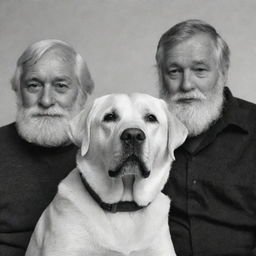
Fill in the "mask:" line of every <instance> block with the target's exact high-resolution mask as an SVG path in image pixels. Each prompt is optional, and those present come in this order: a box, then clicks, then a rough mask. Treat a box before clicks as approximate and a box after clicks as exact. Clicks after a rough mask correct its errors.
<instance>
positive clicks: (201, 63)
mask: <svg viewBox="0 0 256 256" xmlns="http://www.w3.org/2000/svg"><path fill="white" fill-rule="evenodd" d="M192 63H193V65H206V66H208V62H207V60H206V59H202V60H195V61H193V62H192Z"/></svg>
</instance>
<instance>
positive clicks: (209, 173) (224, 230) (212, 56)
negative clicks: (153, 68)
mask: <svg viewBox="0 0 256 256" xmlns="http://www.w3.org/2000/svg"><path fill="white" fill-rule="evenodd" d="M229 58H230V50H229V47H228V45H227V43H226V42H225V41H224V40H223V39H222V37H221V36H220V35H219V34H218V33H217V31H216V30H215V28H213V27H212V26H211V25H209V24H207V23H205V22H204V21H200V20H187V21H184V22H181V23H179V24H176V25H175V26H173V27H172V28H171V29H169V30H168V31H167V32H166V33H164V34H163V35H162V37H161V39H160V41H159V44H158V48H157V53H156V61H157V68H158V74H159V81H160V96H161V97H162V98H163V99H164V100H165V101H166V102H167V103H168V104H169V109H170V111H172V112H174V113H175V114H176V115H177V117H178V118H179V119H180V120H181V121H182V122H183V123H184V124H185V125H186V127H187V128H188V131H189V136H188V138H187V140H186V141H185V143H184V144H183V145H182V146H181V147H180V148H178V149H177V150H176V151H175V157H176V161H175V162H174V164H173V167H172V170H171V172H170V177H169V180H168V182H167V184H166V186H165V188H164V192H165V193H166V194H167V195H169V196H170V197H171V199H172V204H171V211H170V219H169V225H170V231H171V236H172V240H173V243H174V247H175V250H176V253H177V255H179V256H188V255H193V256H210V255H211V256H213V255H214V256H224V255H225V256H228V255H230V256H231V255H232V256H235V255H237V256H238V255H239V256H242V255H243V256H245V255H256V231H255V230H256V171H255V170H256V132H255V131H256V106H255V105H254V104H252V103H249V102H246V101H244V100H241V99H238V98H235V97H233V95H232V94H231V92H230V90H229V89H228V88H227V87H226V82H227V76H228V69H229Z"/></svg>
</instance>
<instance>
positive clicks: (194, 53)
mask: <svg viewBox="0 0 256 256" xmlns="http://www.w3.org/2000/svg"><path fill="white" fill-rule="evenodd" d="M215 53H216V47H215V44H214V41H213V39H212V38H211V37H210V36H209V35H206V34H198V35H194V36H192V37H190V38H188V39H186V40H184V41H182V42H179V43H177V44H175V45H174V46H172V47H171V48H169V49H167V50H166V54H165V63H166V64H167V65H168V66H170V65H178V64H179V62H181V63H182V62H186V61H191V62H193V64H203V63H208V62H210V61H212V60H213V59H214V60H215V58H216V54H215Z"/></svg>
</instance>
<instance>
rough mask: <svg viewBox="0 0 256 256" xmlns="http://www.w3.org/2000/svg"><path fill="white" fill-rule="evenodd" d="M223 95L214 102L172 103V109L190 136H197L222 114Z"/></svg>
mask: <svg viewBox="0 0 256 256" xmlns="http://www.w3.org/2000/svg"><path fill="white" fill-rule="evenodd" d="M222 108H223V97H219V99H215V101H214V102H209V101H196V102H193V103H190V104H187V103H186V104H176V103H171V104H170V110H171V111H172V112H173V113H174V114H175V115H176V116H177V117H178V119H179V120H180V121H181V122H182V123H183V124H184V125H185V126H186V127H187V129H188V137H195V136H197V135H199V134H201V133H203V132H205V131H206V130H208V129H209V128H210V126H212V124H213V123H215V122H216V120H218V119H219V118H220V117H221V115H222Z"/></svg>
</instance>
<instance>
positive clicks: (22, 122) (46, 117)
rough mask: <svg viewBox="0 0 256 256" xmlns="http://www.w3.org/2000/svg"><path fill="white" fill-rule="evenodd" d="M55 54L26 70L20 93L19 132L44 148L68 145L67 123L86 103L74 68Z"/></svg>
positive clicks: (52, 52)
mask: <svg viewBox="0 0 256 256" xmlns="http://www.w3.org/2000/svg"><path fill="white" fill-rule="evenodd" d="M56 51H57V50H49V52H47V53H46V54H45V55H44V56H43V57H41V58H40V59H39V60H38V61H37V62H36V63H35V64H34V65H32V66H26V67H25V68H24V71H23V75H22V76H21V83H20V91H19V92H18V93H17V98H18V113H17V124H18V131H19V133H20V134H21V136H22V137H24V138H25V139H26V140H28V141H30V142H34V143H36V144H40V145H43V146H58V145H62V144H65V143H67V141H68V136H67V134H66V130H67V127H68V121H69V120H70V119H71V118H72V117H74V116H75V115H76V114H77V113H78V112H79V111H80V110H81V108H82V105H83V104H84V102H85V100H86V97H85V96H84V95H83V93H82V92H81V90H80V89H79V85H78V80H77V77H76V75H75V72H74V65H73V64H72V63H70V62H67V61H65V60H63V59H62V58H61V57H60V53H58V54H57V53H56Z"/></svg>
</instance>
